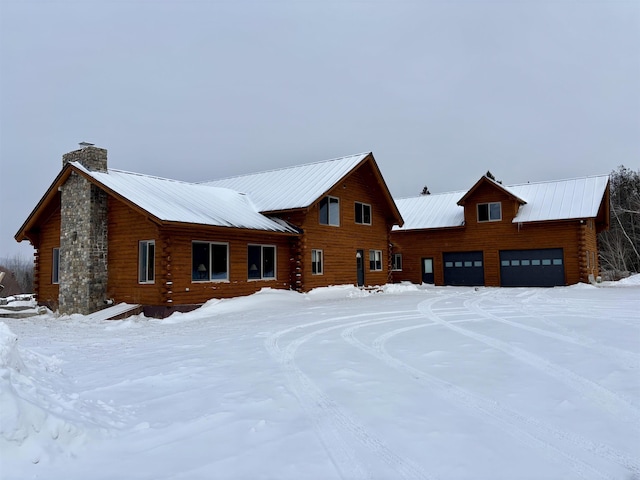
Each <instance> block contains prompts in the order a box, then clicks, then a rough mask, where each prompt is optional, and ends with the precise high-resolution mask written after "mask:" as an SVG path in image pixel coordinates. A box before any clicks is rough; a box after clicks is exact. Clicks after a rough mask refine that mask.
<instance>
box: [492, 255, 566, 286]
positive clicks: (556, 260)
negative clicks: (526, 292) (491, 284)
mask: <svg viewBox="0 0 640 480" xmlns="http://www.w3.org/2000/svg"><path fill="white" fill-rule="evenodd" d="M565 283H566V282H565V275H564V253H563V250H562V248H545V249H538V250H502V251H500V285H501V286H503V287H555V286H558V285H565Z"/></svg>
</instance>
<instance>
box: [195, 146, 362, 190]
mask: <svg viewBox="0 0 640 480" xmlns="http://www.w3.org/2000/svg"><path fill="white" fill-rule="evenodd" d="M371 153H372V152H371V151H368V152H360V153H354V154H353V155H344V156H342V157H336V158H329V159H327V160H318V161H315V162H308V163H302V164H300V165H291V166H289V167H280V168H272V169H269V170H262V171H259V172H250V173H240V174H238V175H231V176H229V177H222V178H216V179H214V180H205V181H203V182H197V183H196V185H199V184H203V183H213V182H219V181H222V180H230V179H233V178H241V177H250V176H252V175H262V174H265V173H272V172H281V171H283V170H292V169H295V168H302V167H308V166H311V165H319V164H321V163H329V162H336V161H338V160H345V159H347V158H351V157H359V156H361V155H365V156H366V155H370V154H371Z"/></svg>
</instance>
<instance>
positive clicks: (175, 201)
mask: <svg viewBox="0 0 640 480" xmlns="http://www.w3.org/2000/svg"><path fill="white" fill-rule="evenodd" d="M71 165H73V167H74V168H76V169H77V170H78V171H80V172H81V173H82V174H84V175H85V176H87V177H91V178H92V179H93V180H94V181H95V182H97V183H98V184H100V185H102V186H103V187H105V188H106V189H108V190H110V191H112V192H113V193H115V194H116V195H118V196H120V197H122V198H124V199H126V200H127V201H129V202H131V203H133V204H134V205H136V206H138V207H139V208H141V209H142V210H144V211H146V212H148V213H149V214H150V215H152V216H153V217H155V218H157V219H158V220H160V221H166V222H180V223H194V224H201V225H213V226H220V227H234V228H246V229H251V230H266V231H273V232H283V233H297V230H296V229H295V228H294V227H293V226H291V225H289V224H287V223H286V222H284V221H282V220H279V219H273V218H269V217H267V216H265V215H262V214H261V213H260V212H259V211H258V210H257V209H256V207H255V205H254V204H253V203H252V202H251V200H250V199H249V198H248V197H247V196H246V195H244V194H242V193H239V192H236V191H233V190H230V189H228V188H219V187H211V186H206V185H199V184H194V183H187V182H180V181H177V180H169V179H165V178H159V177H152V176H149V175H141V174H137V173H131V172H124V171H121V170H113V169H109V170H108V172H96V171H90V170H88V169H86V168H85V167H83V166H82V165H81V164H79V163H77V162H73V163H71Z"/></svg>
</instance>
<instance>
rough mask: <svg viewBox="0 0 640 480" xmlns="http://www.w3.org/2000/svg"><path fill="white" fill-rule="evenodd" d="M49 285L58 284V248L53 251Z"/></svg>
mask: <svg viewBox="0 0 640 480" xmlns="http://www.w3.org/2000/svg"><path fill="white" fill-rule="evenodd" d="M51 283H53V284H58V283H60V248H54V249H53V262H52V265H51Z"/></svg>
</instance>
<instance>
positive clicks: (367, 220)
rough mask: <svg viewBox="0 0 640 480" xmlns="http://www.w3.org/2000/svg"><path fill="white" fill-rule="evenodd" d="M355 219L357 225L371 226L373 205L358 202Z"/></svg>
mask: <svg viewBox="0 0 640 480" xmlns="http://www.w3.org/2000/svg"><path fill="white" fill-rule="evenodd" d="M355 218H356V223H360V224H362V225H371V205H367V204H366V203H360V202H356V211H355Z"/></svg>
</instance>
